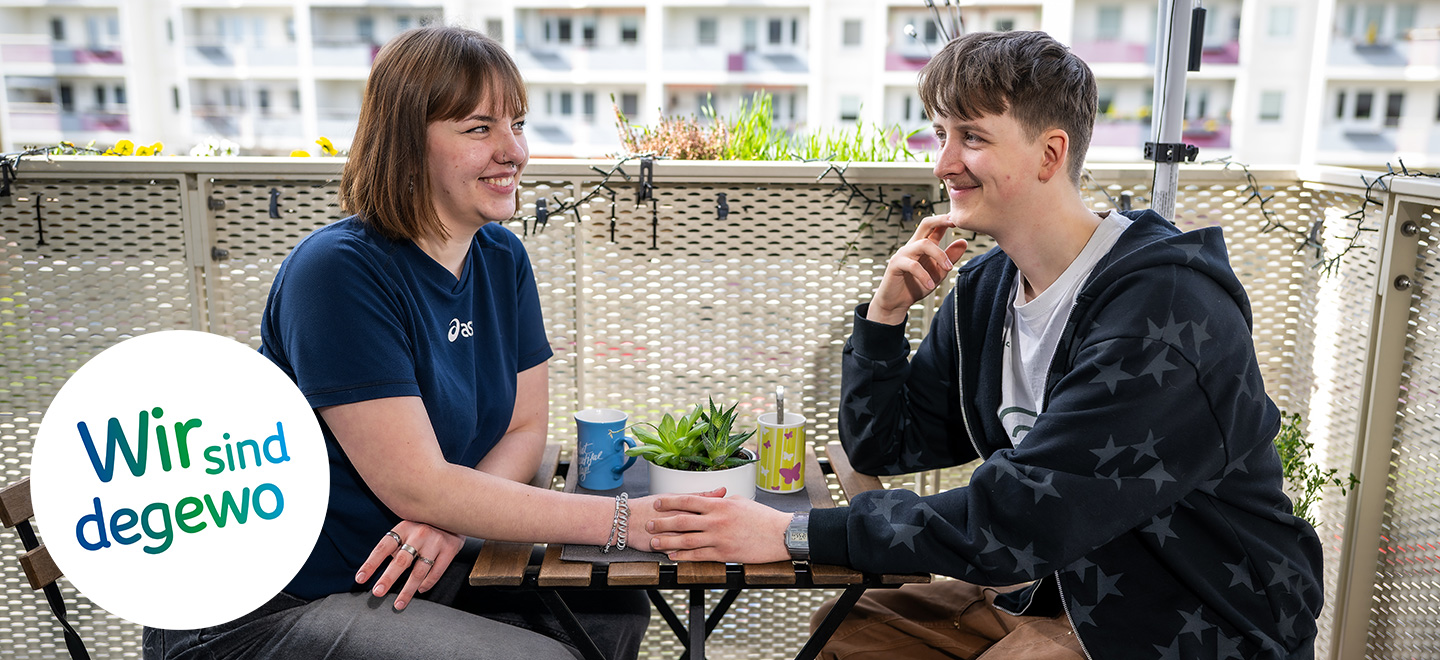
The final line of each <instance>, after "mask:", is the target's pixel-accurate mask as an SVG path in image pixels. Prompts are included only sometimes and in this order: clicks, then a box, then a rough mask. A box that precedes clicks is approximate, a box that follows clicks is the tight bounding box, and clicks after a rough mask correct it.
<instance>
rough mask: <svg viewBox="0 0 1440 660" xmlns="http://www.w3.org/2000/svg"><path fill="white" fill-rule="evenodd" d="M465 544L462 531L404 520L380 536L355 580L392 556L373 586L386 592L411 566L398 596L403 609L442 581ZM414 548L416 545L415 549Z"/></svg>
mask: <svg viewBox="0 0 1440 660" xmlns="http://www.w3.org/2000/svg"><path fill="white" fill-rule="evenodd" d="M464 544H465V539H464V538H462V537H461V536H460V535H459V534H451V533H450V532H447V531H445V530H443V529H440V528H438V527H432V526H430V525H426V524H424V523H417V522H411V521H409V520H402V521H400V524H398V525H396V526H395V527H394V528H392V529H391V530H390V531H389V532H386V533H385V536H382V537H380V541H379V542H378V543H376V544H375V549H374V550H371V551H370V556H369V557H368V558H367V559H366V560H365V563H364V564H361V565H360V571H359V572H358V573H356V574H355V581H356V582H357V583H360V584H364V583H365V581H366V580H368V579H370V576H371V575H373V574H374V573H375V570H376V569H378V568H379V567H380V564H382V563H384V561H385V560H386V559H389V560H390V565H389V566H387V567H386V568H385V572H384V573H383V574H381V575H380V577H379V579H377V580H375V587H374V588H373V589H371V590H370V593H372V594H374V595H375V596H384V595H385V594H387V593H389V592H390V587H391V586H393V585H395V584H397V583H399V581H400V576H401V575H402V574H404V573H405V571H406V570H407V569H410V577H409V578H408V579H407V580H406V581H405V586H403V587H401V589H400V594H399V595H398V596H396V597H395V610H396V611H399V610H403V609H405V606H406V605H408V604H410V599H411V598H412V597H414V596H415V594H416V592H419V593H425V592H426V591H429V590H430V587H433V586H435V583H436V582H439V581H440V576H441V575H444V574H445V569H446V567H448V566H450V562H451V561H452V560H454V559H455V555H456V554H457V553H459V552H460V547H461V546H463V545H464ZM411 548H414V551H413V553H412V552H411V550H410V549H411Z"/></svg>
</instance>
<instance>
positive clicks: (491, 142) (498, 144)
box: [425, 100, 530, 235]
mask: <svg viewBox="0 0 1440 660" xmlns="http://www.w3.org/2000/svg"><path fill="white" fill-rule="evenodd" d="M524 129H525V119H524V117H509V116H504V113H502V112H499V111H497V110H496V109H495V107H494V104H492V103H490V102H489V101H488V100H482V101H481V102H480V104H479V105H478V106H476V108H475V110H474V111H473V112H471V113H470V114H468V115H466V116H465V117H463V118H461V119H457V120H440V121H435V122H431V123H430V125H429V126H428V127H427V128H426V143H425V161H426V162H425V165H426V171H427V172H428V173H429V177H430V190H431V192H432V195H433V201H434V203H435V212H436V213H437V214H438V215H439V216H440V221H441V222H442V223H444V225H445V227H446V228H447V229H448V230H449V231H451V232H452V233H456V234H461V235H468V234H473V233H474V232H475V230H476V229H479V228H480V227H481V226H483V225H484V224H485V223H487V222H502V221H505V220H508V219H510V218H511V217H513V216H514V215H515V188H516V186H517V185H518V183H519V177H520V173H521V172H523V171H524V170H525V164H526V163H527V162H528V161H529V159H530V148H529V146H528V145H527V144H526V142H525V130H524Z"/></svg>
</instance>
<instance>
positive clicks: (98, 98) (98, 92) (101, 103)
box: [95, 85, 105, 110]
mask: <svg viewBox="0 0 1440 660" xmlns="http://www.w3.org/2000/svg"><path fill="white" fill-rule="evenodd" d="M95 109H96V110H104V109H105V86H104V85H96V86H95Z"/></svg>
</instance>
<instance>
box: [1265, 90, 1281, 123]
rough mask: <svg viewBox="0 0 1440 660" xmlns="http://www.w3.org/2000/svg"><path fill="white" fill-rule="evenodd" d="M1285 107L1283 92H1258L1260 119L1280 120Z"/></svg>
mask: <svg viewBox="0 0 1440 660" xmlns="http://www.w3.org/2000/svg"><path fill="white" fill-rule="evenodd" d="M1284 109H1285V92H1282V91H1277V90H1267V91H1264V92H1260V121H1280V119H1281V115H1282V114H1283V110H1284Z"/></svg>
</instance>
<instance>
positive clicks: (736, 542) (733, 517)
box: [645, 490, 791, 564]
mask: <svg viewBox="0 0 1440 660" xmlns="http://www.w3.org/2000/svg"><path fill="white" fill-rule="evenodd" d="M716 493H723V490H722V491H711V492H710V493H703V494H700V495H661V496H658V497H656V498H654V505H653V506H654V510H655V514H654V516H653V517H652V518H651V519H650V520H649V521H648V522H647V523H646V526H645V530H646V531H647V532H649V533H650V534H651V535H652V539H651V542H650V547H651V549H653V550H655V551H657V552H664V553H665V554H667V555H668V556H669V557H670V559H673V560H676V561H728V562H736V563H743V564H761V563H766V562H772V561H783V560H787V559H789V558H790V551H789V550H787V549H786V548H785V528H786V526H788V525H789V524H790V516H791V514H789V513H785V512H784V511H777V510H775V509H772V508H770V507H768V506H765V505H764V504H761V503H759V502H755V501H753V500H734V499H723V498H722V497H718V496H716Z"/></svg>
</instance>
